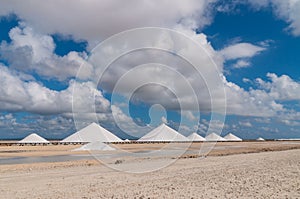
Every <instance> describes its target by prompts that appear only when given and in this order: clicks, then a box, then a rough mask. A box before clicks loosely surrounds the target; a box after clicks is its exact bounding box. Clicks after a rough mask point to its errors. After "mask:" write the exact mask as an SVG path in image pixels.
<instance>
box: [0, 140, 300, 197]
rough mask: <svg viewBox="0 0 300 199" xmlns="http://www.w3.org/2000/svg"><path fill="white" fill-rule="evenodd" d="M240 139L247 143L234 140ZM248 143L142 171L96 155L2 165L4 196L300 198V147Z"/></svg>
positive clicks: (0, 175) (144, 163) (148, 162)
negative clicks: (93, 157) (102, 161)
mask: <svg viewBox="0 0 300 199" xmlns="http://www.w3.org/2000/svg"><path fill="white" fill-rule="evenodd" d="M228 144H229V143H226V145H228ZM239 144H243V143H238V144H235V145H239ZM248 144H249V143H248ZM250 145H251V146H248V145H247V147H242V148H243V149H244V150H245V149H246V151H248V152H249V150H250V149H251V150H252V151H251V150H250V153H248V154H235V155H228V154H232V153H233V152H232V150H237V149H236V148H238V150H239V153H245V151H244V152H243V151H240V150H241V148H240V147H234V148H230V149H226V150H224V144H221V145H217V146H219V148H217V147H216V148H217V149H216V150H215V152H214V151H212V154H214V153H215V154H214V155H212V156H207V157H206V158H185V159H179V160H177V161H176V162H175V163H174V164H171V165H170V166H168V167H166V168H163V169H160V170H158V171H155V172H149V173H142V174H132V173H125V172H119V171H116V170H113V169H110V168H108V167H106V166H105V165H103V164H100V163H99V162H97V161H95V160H79V161H70V162H59V163H38V164H19V165H1V166H0V193H1V195H0V198H300V177H299V176H300V149H293V150H287V151H275V152H261V153H254V152H257V151H255V150H258V149H260V151H269V150H271V149H272V147H275V145H274V143H267V144H266V143H264V144H261V143H251V144H250ZM277 145H278V144H277ZM291 145H293V143H292V144H291V143H290V144H289V146H291ZM149 146H150V145H149ZM230 146H231V145H230ZM284 146H285V145H284ZM68 147H70V146H66V148H65V149H64V150H66V149H67V148H68ZM77 147H78V146H77ZM123 147H132V146H125V145H124V146H123ZM151 147H153V146H151ZM195 147H196V146H195ZM71 148H72V147H71ZM279 148H280V150H283V148H282V146H281V145H280V147H279ZM292 148H293V147H292ZM23 149H24V148H23ZM54 149H56V148H55V147H54ZM54 149H51V150H54ZM254 149H255V150H254ZM11 150H13V148H11ZM28 150H29V149H28ZM30 150H31V152H29V153H34V152H32V151H33V150H32V148H30ZM44 150H45V151H48V150H49V151H51V150H50V149H49V148H48V149H47V150H46V148H44ZM57 150H58V149H57ZM0 151H1V150H0ZM25 151H26V150H25ZM38 151H39V150H37V153H41V152H40V151H39V152H38ZM49 151H48V152H47V154H48V153H49ZM58 151H62V149H61V150H58ZM66 151H67V150H66ZM220 151H223V153H221V152H220ZM224 151H227V153H226V154H227V155H226V156H223V155H225V153H224ZM24 153H25V152H24ZM234 153H238V152H237V151H235V152H234ZM246 153H247V152H246ZM51 154H52V152H51ZM215 155H217V156H215ZM165 160H168V159H145V160H142V161H136V162H135V161H125V162H123V163H121V164H119V165H118V166H119V167H120V168H122V167H124V168H125V167H133V166H135V167H147V166H148V167H151V165H155V164H156V163H160V162H162V161H165Z"/></svg>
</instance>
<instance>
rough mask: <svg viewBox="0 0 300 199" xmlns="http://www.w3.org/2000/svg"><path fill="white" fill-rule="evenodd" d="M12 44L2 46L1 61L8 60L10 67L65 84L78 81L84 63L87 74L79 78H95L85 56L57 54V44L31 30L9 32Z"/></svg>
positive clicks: (23, 25)
mask: <svg viewBox="0 0 300 199" xmlns="http://www.w3.org/2000/svg"><path fill="white" fill-rule="evenodd" d="M9 36H10V38H11V40H12V41H11V43H6V42H5V41H3V42H2V43H1V45H0V58H2V59H5V60H7V62H8V63H9V65H10V67H12V68H15V69H18V70H20V71H25V72H30V71H31V72H36V73H38V74H39V75H40V76H43V77H46V78H48V79H53V78H56V79H58V80H66V79H68V78H70V77H75V76H76V74H77V71H78V69H79V67H80V65H81V64H82V63H85V65H86V66H87V67H85V71H84V72H82V75H81V77H80V78H83V79H84V78H87V77H89V76H91V74H92V67H91V66H88V64H87V63H86V62H85V60H84V58H85V56H86V54H85V53H78V52H74V51H71V52H69V53H68V54H67V55H65V56H62V57H61V56H58V55H56V54H55V53H54V49H55V44H54V41H53V39H52V37H51V36H49V35H42V34H39V33H37V32H36V31H35V30H33V29H32V28H30V27H28V26H26V25H25V24H21V25H20V26H19V27H15V28H13V29H11V30H10V32H9Z"/></svg>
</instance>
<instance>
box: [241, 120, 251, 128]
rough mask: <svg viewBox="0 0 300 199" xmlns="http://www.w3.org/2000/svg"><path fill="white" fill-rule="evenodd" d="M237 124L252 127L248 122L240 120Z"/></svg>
mask: <svg viewBox="0 0 300 199" xmlns="http://www.w3.org/2000/svg"><path fill="white" fill-rule="evenodd" d="M239 125H241V126H244V127H252V124H251V123H250V122H245V121H240V122H239Z"/></svg>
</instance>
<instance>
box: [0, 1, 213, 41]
mask: <svg viewBox="0 0 300 199" xmlns="http://www.w3.org/2000/svg"><path fill="white" fill-rule="evenodd" d="M215 1H216V0H203V1H198V0H186V1H181V0H174V1H172V3H171V4H170V1H168V0H160V1H148V0H147V1H140V0H132V1H126V2H125V1H121V0H101V1H98V0H92V1H72V2H69V1H47V2H41V1H39V0H30V1H29V2H23V1H21V2H20V1H18V0H4V1H2V2H1V7H0V15H7V14H8V13H10V12H14V13H16V15H18V17H19V18H20V19H22V20H24V21H25V22H27V23H28V24H30V25H31V26H32V27H34V28H35V29H37V30H40V31H41V32H44V33H61V34H64V35H72V36H73V37H75V38H77V39H86V40H88V41H89V42H90V44H92V43H93V42H95V41H101V40H103V39H105V38H107V37H109V36H111V35H113V34H116V33H118V32H121V31H124V30H127V29H131V28H137V27H145V26H159V27H174V26H175V25H176V24H178V23H180V24H182V25H183V26H185V27H189V28H198V27H203V26H204V25H206V24H209V23H210V22H211V14H210V11H211V8H210V4H211V3H212V2H215ZM66 8H68V9H66Z"/></svg>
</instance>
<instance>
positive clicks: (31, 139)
mask: <svg viewBox="0 0 300 199" xmlns="http://www.w3.org/2000/svg"><path fill="white" fill-rule="evenodd" d="M18 143H50V142H49V141H48V140H46V139H45V138H43V137H41V136H39V135H38V134H36V133H32V134H30V135H28V136H27V137H25V138H24V139H22V140H20V141H19V142H18Z"/></svg>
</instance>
